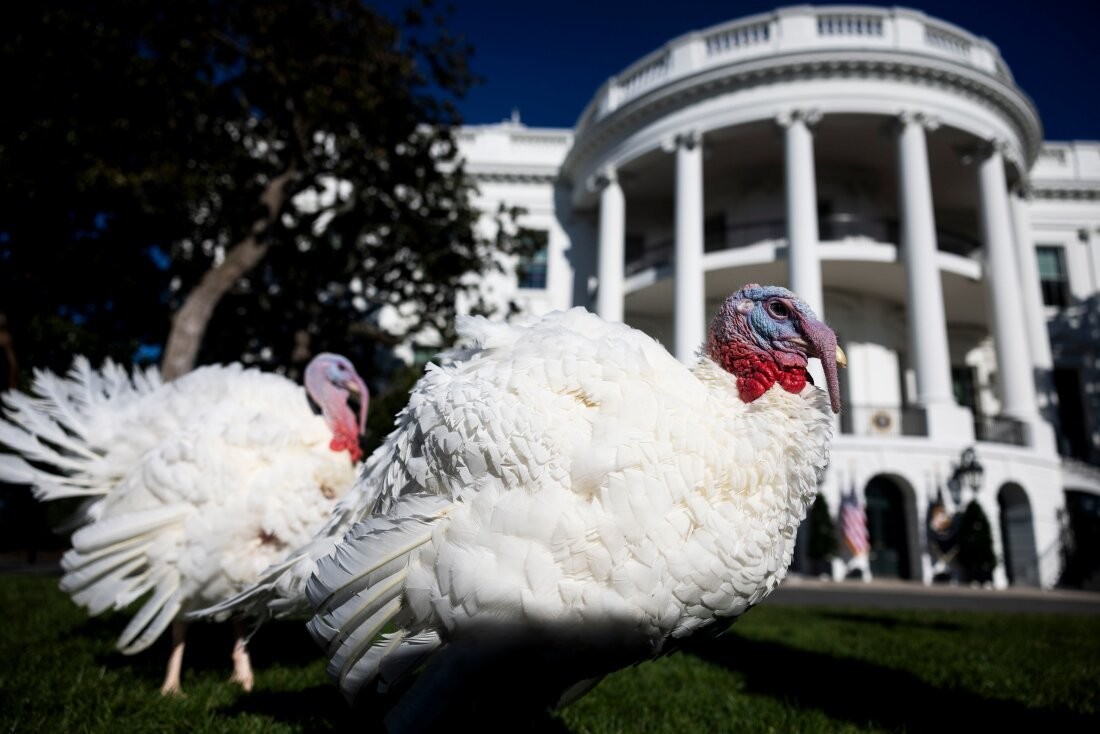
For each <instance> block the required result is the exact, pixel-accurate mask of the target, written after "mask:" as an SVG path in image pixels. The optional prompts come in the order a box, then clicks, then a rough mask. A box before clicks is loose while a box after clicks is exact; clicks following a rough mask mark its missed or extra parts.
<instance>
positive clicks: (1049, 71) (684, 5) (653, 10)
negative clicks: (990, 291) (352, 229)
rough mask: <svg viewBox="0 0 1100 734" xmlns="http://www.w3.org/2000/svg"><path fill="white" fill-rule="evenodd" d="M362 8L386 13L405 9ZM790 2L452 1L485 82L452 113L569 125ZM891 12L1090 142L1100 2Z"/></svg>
mask: <svg viewBox="0 0 1100 734" xmlns="http://www.w3.org/2000/svg"><path fill="white" fill-rule="evenodd" d="M368 2H370V0H368ZM437 2H438V0H437ZM372 4H373V5H375V6H376V7H379V8H380V9H382V10H384V11H385V10H391V9H394V8H401V7H405V6H406V5H407V2H406V0H377V1H376V2H373V3H372ZM439 4H440V5H443V3H439ZM796 4H798V3H796V2H760V1H758V0H748V1H746V0H741V1H738V0H725V1H724V2H719V1H716V0H662V1H661V2H654V1H653V0H635V1H634V2H626V1H625V0H623V1H621V2H604V1H601V0H583V1H582V0H511V1H510V2H502V1H500V0H498V1H497V2H492V1H490V0H454V8H455V13H454V15H453V16H452V22H451V23H450V27H451V29H452V30H453V31H454V32H456V33H461V34H462V35H464V36H465V37H466V39H467V40H468V41H469V42H470V43H472V44H473V46H474V51H475V53H474V57H473V60H472V65H473V68H474V71H475V72H476V73H477V74H479V75H480V76H481V77H483V78H484V79H485V83H484V84H483V85H481V86H480V87H478V88H476V89H474V90H473V91H472V92H471V93H470V95H469V96H468V97H467V99H466V100H464V102H463V104H462V105H461V110H462V113H463V116H464V118H465V122H467V123H469V124H480V123H492V122H499V121H501V120H503V119H505V118H507V117H508V116H509V115H510V114H511V111H512V108H517V109H518V110H519V112H520V115H521V117H522V120H523V122H524V123H525V124H527V125H529V126H532V127H539V126H541V127H572V126H573V125H574V124H575V123H576V121H577V118H578V117H579V116H580V113H581V111H582V110H583V109H584V106H585V105H586V104H587V103H588V100H589V99H591V97H592V95H593V94H594V93H595V92H596V90H597V89H598V88H599V86H600V84H602V83H603V82H604V81H605V80H606V79H607V78H608V77H609V76H612V75H614V74H616V73H617V72H619V71H621V70H622V69H623V68H625V67H626V66H627V65H629V64H630V63H631V62H633V61H634V60H635V59H638V58H640V57H641V56H644V55H645V54H647V53H649V52H650V51H652V50H655V49H657V48H658V47H660V46H661V45H663V44H664V43H665V42H666V41H668V40H671V39H673V38H675V37H676V36H679V35H680V34H682V33H686V32H688V31H692V30H699V29H702V28H706V27H708V26H712V25H715V24H717V23H721V22H723V21H726V20H732V19H735V18H740V17H743V16H746V15H752V14H755V13H760V12H766V11H769V10H774V9H775V8H777V7H782V6H786V5H796ZM815 4H826V3H815ZM868 4H874V3H868ZM895 4H896V5H901V6H904V7H910V8H914V9H917V10H921V11H923V12H925V13H927V14H928V15H931V16H933V17H937V18H941V19H943V20H946V21H949V22H951V23H954V24H956V25H958V26H960V27H962V28H964V29H966V30H968V31H970V32H971V33H974V34H975V35H978V36H985V37H986V38H988V39H989V40H991V41H992V42H993V43H994V44H996V45H997V47H998V48H999V49H1000V51H1001V55H1002V56H1003V57H1004V59H1005V61H1006V62H1007V63H1008V65H1009V68H1011V69H1012V73H1013V75H1014V76H1015V77H1016V83H1017V84H1019V85H1020V87H1021V88H1023V90H1024V92H1026V93H1027V94H1028V95H1029V96H1030V97H1031V98H1032V100H1034V102H1035V104H1036V106H1037V107H1038V108H1039V114H1040V116H1041V118H1042V121H1043V128H1044V137H1045V138H1046V139H1047V140H1100V64H1098V62H1100V51H1098V50H1097V49H1098V48H1100V0H1091V1H1090V0H1052V1H1050V2H1015V1H1014V0H1002V1H1001V2H992V1H990V0H925V1H923V2H912V3H906V2H898V3H890V5H895Z"/></svg>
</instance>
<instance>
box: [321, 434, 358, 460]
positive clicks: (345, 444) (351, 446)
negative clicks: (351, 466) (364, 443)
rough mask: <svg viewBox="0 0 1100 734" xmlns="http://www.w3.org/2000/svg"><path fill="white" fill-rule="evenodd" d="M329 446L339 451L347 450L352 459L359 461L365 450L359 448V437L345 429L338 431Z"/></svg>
mask: <svg viewBox="0 0 1100 734" xmlns="http://www.w3.org/2000/svg"><path fill="white" fill-rule="evenodd" d="M328 447H329V448H330V449H332V450H333V451H337V452H339V451H347V452H348V453H349V454H350V455H351V460H352V461H359V459H360V457H362V456H363V450H362V449H361V448H359V439H358V437H357V436H354V435H352V434H349V433H345V432H343V431H337V432H336V435H334V436H333V437H332V441H330V442H329V445H328Z"/></svg>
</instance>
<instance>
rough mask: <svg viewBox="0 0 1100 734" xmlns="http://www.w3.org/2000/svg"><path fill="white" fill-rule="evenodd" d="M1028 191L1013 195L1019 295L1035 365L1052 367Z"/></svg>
mask: <svg viewBox="0 0 1100 734" xmlns="http://www.w3.org/2000/svg"><path fill="white" fill-rule="evenodd" d="M1026 196H1027V194H1026V191H1019V192H1017V194H1016V195H1015V196H1012V197H1010V200H1011V209H1012V222H1013V224H1014V225H1015V230H1014V232H1013V234H1014V235H1015V242H1016V258H1017V265H1018V266H1019V271H1018V272H1019V276H1020V297H1021V300H1022V301H1023V306H1024V317H1025V318H1026V319H1027V324H1026V326H1027V341H1028V345H1029V346H1030V347H1031V349H1030V352H1031V360H1032V362H1033V363H1034V364H1035V366H1036V367H1038V368H1040V369H1043V370H1048V371H1049V370H1050V369H1052V368H1053V366H1054V357H1053V356H1052V355H1051V350H1050V333H1049V332H1048V331H1047V320H1046V316H1045V315H1044V311H1045V308H1044V307H1043V289H1042V286H1041V285H1040V284H1039V266H1038V264H1037V263H1036V259H1035V245H1034V243H1033V242H1032V240H1031V214H1030V213H1029V212H1028V202H1027V198H1026Z"/></svg>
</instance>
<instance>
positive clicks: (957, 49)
mask: <svg viewBox="0 0 1100 734" xmlns="http://www.w3.org/2000/svg"><path fill="white" fill-rule="evenodd" d="M924 40H925V43H927V44H928V45H929V46H932V47H934V48H938V49H942V50H943V51H947V52H948V53H953V54H955V55H956V56H963V57H969V56H970V41H968V40H966V39H965V38H963V37H962V36H960V35H958V34H956V33H952V32H951V31H947V30H944V29H943V28H937V27H935V26H932V25H927V26H925V27H924Z"/></svg>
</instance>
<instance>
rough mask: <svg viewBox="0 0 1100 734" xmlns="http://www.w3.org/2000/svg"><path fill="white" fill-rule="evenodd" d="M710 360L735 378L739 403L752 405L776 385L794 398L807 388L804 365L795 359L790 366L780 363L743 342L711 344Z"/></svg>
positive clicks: (770, 355) (766, 353)
mask: <svg viewBox="0 0 1100 734" xmlns="http://www.w3.org/2000/svg"><path fill="white" fill-rule="evenodd" d="M711 358H712V359H714V360H715V361H716V362H718V364H720V365H722V368H723V369H725V370H726V371H727V372H729V373H730V374H732V375H735V376H736V377H737V392H738V394H739V395H740V396H741V400H743V401H744V402H746V403H751V402H752V401H754V400H756V399H757V398H758V397H760V396H761V395H763V394H764V393H765V392H767V391H768V388H770V387H771V386H772V385H774V384H775V383H777V382H778V383H779V386H780V387H782V388H783V389H784V390H786V391H787V392H790V393H795V394H796V395H797V394H798V393H800V392H802V390H803V388H805V387H806V365H805V363H804V362H801V360H798V359H797V358H794V359H793V360H792V362H791V364H779V363H778V362H777V361H776V360H775V357H774V356H773V355H772V354H770V353H768V352H765V351H763V350H759V349H754V348H752V347H750V346H748V345H747V344H745V343H743V342H737V341H732V342H726V343H725V344H717V345H716V344H713V343H712V344H711Z"/></svg>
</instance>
